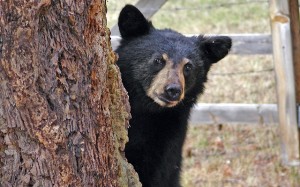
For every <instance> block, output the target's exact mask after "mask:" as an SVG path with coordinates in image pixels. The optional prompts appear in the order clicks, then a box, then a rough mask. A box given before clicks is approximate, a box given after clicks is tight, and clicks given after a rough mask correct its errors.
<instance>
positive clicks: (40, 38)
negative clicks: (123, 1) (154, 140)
mask: <svg viewBox="0 0 300 187" xmlns="http://www.w3.org/2000/svg"><path fill="white" fill-rule="evenodd" d="M105 14H106V3H105V0H87V1H85V0H81V1H80V0H79V1H72V0H66V1H65V0H57V1H52V0H34V1H27V0H18V1H17V0H9V1H0V29H1V30H0V60H1V61H0V186H4V187H5V186H46V187H47V186H59V187H60V186H101V187H109V186H122V187H123V186H141V185H140V183H139V182H138V177H137V174H136V173H135V172H134V170H133V167H132V166H130V165H129V164H128V163H127V161H126V159H125V157H124V154H123V150H124V147H125V143H126V142H127V141H128V138H127V130H126V128H127V126H128V119H129V118H130V114H129V103H128V98H127V94H126V92H125V90H124V88H123V86H122V83H121V81H120V75H119V74H120V73H119V69H118V68H117V66H116V65H115V64H114V63H115V61H116V56H115V54H114V53H113V51H112V49H111V44H110V38H109V35H110V32H109V30H108V29H107V27H106V16H105Z"/></svg>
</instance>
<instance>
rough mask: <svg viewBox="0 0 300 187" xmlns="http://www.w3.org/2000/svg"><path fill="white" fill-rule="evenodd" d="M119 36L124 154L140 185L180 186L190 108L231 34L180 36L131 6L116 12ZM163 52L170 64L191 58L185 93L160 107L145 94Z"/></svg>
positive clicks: (148, 186) (226, 47)
mask: <svg viewBox="0 0 300 187" xmlns="http://www.w3.org/2000/svg"><path fill="white" fill-rule="evenodd" d="M118 24H119V28H120V33H121V36H122V38H123V39H122V41H121V44H120V46H119V48H118V49H117V50H116V52H117V53H118V55H119V60H118V62H117V64H118V66H119V67H120V70H121V74H122V80H123V84H124V86H125V88H126V90H127V91H128V94H129V101H130V105H131V114H132V119H131V120H130V128H129V143H127V145H126V149H125V154H126V157H127V159H128V161H129V162H130V163H132V164H133V166H134V168H135V170H136V171H137V172H138V174H139V177H140V181H141V182H142V184H143V186H144V187H177V186H180V167H181V160H182V158H181V151H182V145H183V142H184V139H185V135H186V130H187V120H188V118H189V114H190V110H191V108H192V106H193V105H194V104H195V102H196V100H197V97H198V95H200V94H201V93H202V92H203V90H204V83H205V82H206V80H207V72H208V71H209V69H210V66H211V64H212V63H215V62H217V61H219V60H220V59H222V58H223V57H225V56H226V55H227V54H228V52H229V50H230V48H231V39H230V38H229V37H226V36H217V37H204V36H201V35H200V36H198V37H185V36H183V35H182V34H180V33H177V32H175V31H173V30H170V29H165V30H158V29H155V28H154V27H153V26H152V24H151V23H150V22H148V21H147V20H146V19H145V18H144V16H143V15H142V13H140V11H139V10H138V9H136V8H135V7H134V6H132V5H126V6H125V7H124V8H123V9H122V11H121V13H120V17H119V23H118ZM162 53H167V54H168V55H169V56H170V58H172V60H173V62H174V63H179V62H180V61H181V60H182V58H183V57H186V58H188V59H191V63H192V65H193V69H192V70H191V73H190V74H189V75H188V76H185V77H184V79H185V97H184V99H183V100H182V101H181V102H180V103H179V104H177V105H176V106H174V107H171V108H169V107H162V106H160V105H158V104H157V103H155V102H154V101H153V100H152V99H151V98H150V97H148V96H147V95H146V92H147V90H148V89H149V87H150V84H151V82H152V80H153V79H154V78H155V76H156V75H157V73H158V72H159V69H157V67H156V66H155V65H154V64H153V60H154V59H155V58H156V57H159V56H160V55H161V54H162Z"/></svg>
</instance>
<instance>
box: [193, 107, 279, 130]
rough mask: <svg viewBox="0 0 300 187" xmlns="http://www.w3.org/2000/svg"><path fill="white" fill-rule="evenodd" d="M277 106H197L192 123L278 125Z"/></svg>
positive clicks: (194, 109)
mask: <svg viewBox="0 0 300 187" xmlns="http://www.w3.org/2000/svg"><path fill="white" fill-rule="evenodd" d="M277 112H278V110H277V104H236V103H235V104H225V103H222V104H212V103H210V104H207V103H199V104H197V105H196V106H195V107H194V108H193V110H192V113H191V116H190V123H191V124H194V125H202V124H205V125H212V124H269V125H272V124H278V114H277Z"/></svg>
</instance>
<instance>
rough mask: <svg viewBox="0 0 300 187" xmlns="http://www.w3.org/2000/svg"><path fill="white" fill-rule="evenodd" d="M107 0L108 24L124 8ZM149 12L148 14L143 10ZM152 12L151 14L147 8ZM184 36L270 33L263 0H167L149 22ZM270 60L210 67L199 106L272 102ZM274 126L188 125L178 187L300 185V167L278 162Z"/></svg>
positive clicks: (236, 59) (129, 0)
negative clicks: (180, 183) (180, 182)
mask: <svg viewBox="0 0 300 187" xmlns="http://www.w3.org/2000/svg"><path fill="white" fill-rule="evenodd" d="M136 2H137V1H136V0H123V1H117V0H107V8H108V13H107V23H108V26H109V27H110V28H112V26H113V25H115V24H116V23H117V18H118V14H119V12H120V11H121V9H122V7H123V6H124V5H125V4H135V3H136ZM145 11H147V10H145ZM149 11H150V9H149ZM151 21H152V22H153V25H154V26H155V27H156V28H161V29H162V28H171V29H174V30H176V31H178V32H181V33H183V34H246V33H250V34H253V33H260V34H270V32H271V31H270V20H269V4H268V1H267V0H189V1H187V0H181V1H180V0H168V1H167V2H166V3H165V4H164V5H163V6H162V7H161V9H160V10H159V11H158V12H157V13H156V14H155V15H154V16H153V17H152V18H151ZM275 86H276V85H275V73H274V65H273V61H272V56H271V55H248V56H243V55H229V56H228V57H226V58H225V59H223V60H222V61H220V62H218V63H217V64H215V65H214V66H213V68H212V69H211V71H210V73H209V81H208V82H207V84H206V90H205V93H204V94H203V95H202V96H201V97H200V98H199V102H200V103H257V104H266V103H272V104H275V103H276V89H275ZM278 130H279V129H278V125H276V124H273V125H266V124H256V125H246V124H237V125H233V124H218V125H201V124H198V125H190V126H189V131H188V135H187V139H186V142H185V146H184V151H183V156H184V162H183V167H182V185H183V186H184V187H197V186H234V187H238V186H283V187H285V186H287V187H288V186H296V187H297V186H300V168H299V167H287V166H284V165H282V164H281V162H280V140H279V132H278Z"/></svg>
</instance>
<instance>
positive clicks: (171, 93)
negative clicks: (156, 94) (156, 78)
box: [165, 84, 181, 101]
mask: <svg viewBox="0 0 300 187" xmlns="http://www.w3.org/2000/svg"><path fill="white" fill-rule="evenodd" d="M165 93H166V97H167V99H168V100H170V101H177V100H179V98H180V95H181V86H180V85H178V84H169V85H168V86H166V88H165Z"/></svg>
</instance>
